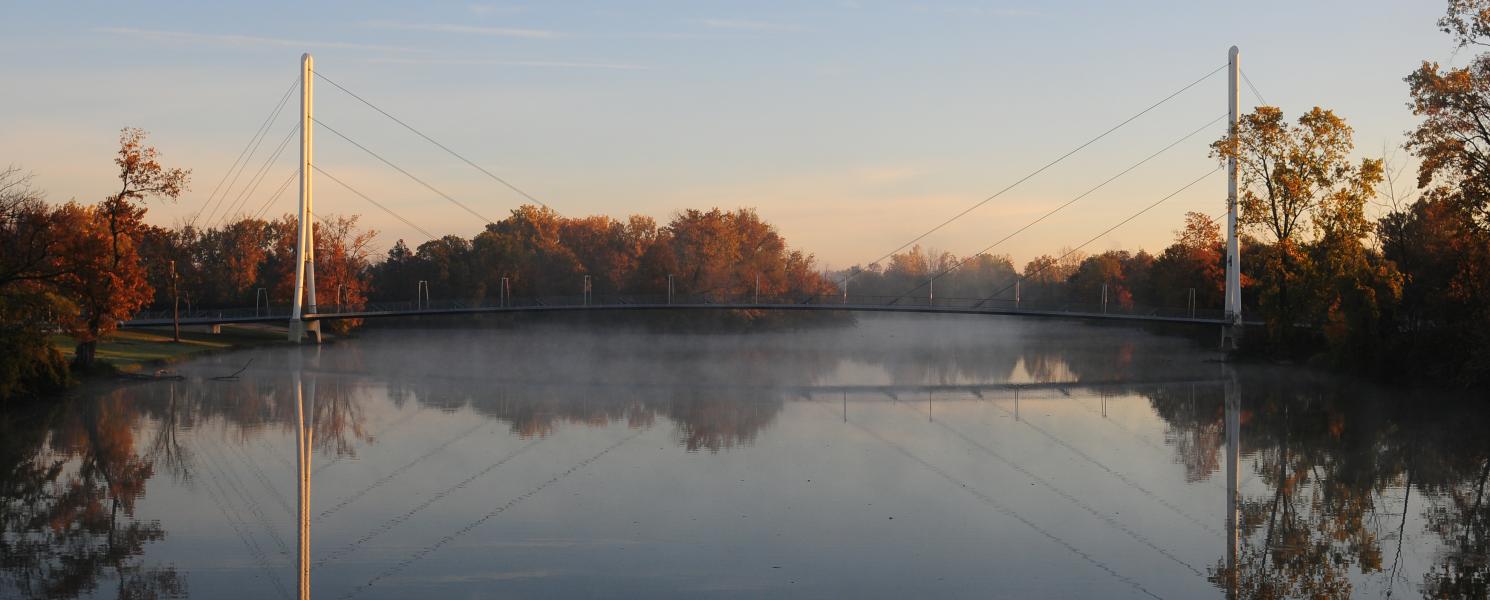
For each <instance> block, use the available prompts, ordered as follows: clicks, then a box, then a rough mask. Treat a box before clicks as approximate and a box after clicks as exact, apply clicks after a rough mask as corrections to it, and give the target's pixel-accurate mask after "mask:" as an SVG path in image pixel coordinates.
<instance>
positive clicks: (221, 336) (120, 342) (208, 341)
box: [52, 325, 285, 371]
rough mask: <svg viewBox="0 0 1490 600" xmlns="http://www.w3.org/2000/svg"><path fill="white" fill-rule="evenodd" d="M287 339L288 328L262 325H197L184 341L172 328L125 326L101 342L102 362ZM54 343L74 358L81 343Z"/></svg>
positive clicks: (119, 364)
mask: <svg viewBox="0 0 1490 600" xmlns="http://www.w3.org/2000/svg"><path fill="white" fill-rule="evenodd" d="M283 342H285V330H284V328H275V327H266V326H258V325H243V326H234V325H224V326H223V328H222V333H216V334H214V333H206V332H204V331H200V330H197V329H196V328H193V330H192V331H187V330H186V329H185V328H183V329H182V330H181V342H180V343H177V342H174V341H172V340H171V328H170V327H162V328H149V329H125V330H120V331H115V332H114V333H111V334H109V335H108V336H106V337H105V338H104V339H103V340H102V341H100V342H99V344H98V362H100V363H102V364H104V365H108V366H110V367H113V368H115V369H118V370H120V371H136V370H140V369H142V368H144V367H147V366H156V365H162V364H167V363H172V362H177V361H180V360H183V359H185V358H188V357H190V356H192V355H194V354H201V353H206V352H219V351H223V350H229V349H233V348H246V347H250V346H263V345H266V344H274V343H283ZM52 345H53V346H55V347H56V348H57V350H59V351H60V352H62V355H63V356H64V357H66V358H67V360H69V361H71V360H72V358H73V354H74V350H75V349H76V348H75V346H76V345H77V342H76V341H74V340H73V339H72V338H71V337H69V336H65V335H54V336H52Z"/></svg>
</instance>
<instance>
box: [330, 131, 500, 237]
mask: <svg viewBox="0 0 1490 600" xmlns="http://www.w3.org/2000/svg"><path fill="white" fill-rule="evenodd" d="M312 120H313V121H315V122H316V124H317V125H320V126H321V127H324V128H326V130H327V131H330V132H331V133H333V134H336V137H339V138H341V139H343V140H346V141H347V143H349V144H351V145H353V146H356V147H357V148H359V149H361V150H362V151H363V152H366V153H368V154H369V155H371V156H372V157H373V158H376V159H378V160H380V161H383V164H385V165H388V166H389V167H392V168H393V170H395V171H398V172H399V173H403V174H404V176H406V177H408V178H409V179H413V180H414V182H415V183H418V184H419V185H422V186H424V187H425V189H428V190H429V191H431V192H434V193H436V194H439V196H440V197H441V198H444V199H446V200H449V201H450V202H451V203H452V204H454V205H456V206H459V207H461V209H462V210H465V211H466V212H468V213H471V214H472V215H474V216H475V217H476V218H478V219H481V221H482V222H483V223H495V222H496V221H493V220H491V219H488V218H486V216H484V215H482V214H481V213H478V212H476V211H474V210H471V207H469V206H466V205H465V204H464V203H462V202H461V201H460V200H456V199H455V197H453V196H451V195H450V194H446V193H445V192H442V191H440V190H439V189H438V188H436V187H435V186H432V185H430V184H429V183H427V182H425V181H424V180H423V179H420V178H418V177H416V176H414V174H413V173H410V172H408V171H407V170H405V169H404V168H403V167H400V166H398V165H395V164H393V162H392V161H390V160H388V159H386V158H383V157H382V155H379V154H378V153H377V152H373V151H372V150H369V149H368V148H367V146H363V145H362V144H359V143H357V141H356V140H354V139H352V138H349V137H347V136H346V134H343V133H342V132H340V131H337V130H336V129H335V128H333V127H331V126H330V125H327V124H325V123H323V122H321V120H320V119H315V118H312Z"/></svg>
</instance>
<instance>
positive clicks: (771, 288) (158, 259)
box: [0, 129, 834, 398]
mask: <svg viewBox="0 0 1490 600" xmlns="http://www.w3.org/2000/svg"><path fill="white" fill-rule="evenodd" d="M145 136H146V134H145V133H144V132H143V131H140V130H138V129H125V130H124V132H123V134H122V135H121V138H120V149H119V153H118V156H117V157H116V159H115V164H116V166H117V167H118V169H119V171H118V177H119V181H120V185H121V187H120V191H119V192H117V193H115V194H112V195H110V196H109V197H108V198H106V199H104V200H103V201H101V202H99V203H97V204H93V205H85V204H81V203H78V202H75V201H71V202H67V203H63V204H60V205H49V204H48V203H47V202H46V201H45V199H44V197H43V195H42V193H41V192H40V191H38V190H35V189H33V188H32V187H31V186H30V185H29V177H28V176H27V175H25V174H24V173H22V172H21V171H19V170H18V169H15V168H8V169H5V170H3V171H0V244H3V246H0V348H3V349H4V350H5V351H4V352H0V398H10V397H15V396H28V395H40V394H47V393H52V392H55V391H57V390H59V389H61V388H62V387H64V386H65V385H66V384H67V383H68V382H69V380H70V370H71V369H76V370H88V369H91V368H93V367H94V366H95V363H96V348H97V345H98V343H99V341H100V340H101V339H103V338H104V337H105V336H107V335H108V334H109V333H110V332H112V331H114V330H115V329H117V327H118V324H119V322H121V321H125V320H128V319H131V318H133V317H135V316H136V315H138V314H139V313H140V312H141V311H143V310H157V311H160V310H166V311H179V314H181V315H183V316H189V315H191V314H192V313H201V312H204V311H211V310H212V309H224V308H231V309H243V308H245V307H249V306H254V307H257V308H259V309H260V310H264V311H266V312H267V311H270V310H272V311H274V314H284V312H285V311H286V309H287V308H288V306H289V305H290V303H291V298H292V296H293V292H294V288H293V278H294V272H295V260H296V257H295V252H294V251H295V239H296V236H297V227H298V223H297V219H296V218H295V217H294V216H292V215H286V216H283V217H279V218H274V219H269V220H265V219H260V218H256V217H248V216H243V217H238V218H236V219H229V220H227V221H226V222H225V223H222V224H220V225H218V226H212V227H198V226H196V225H195V224H193V223H191V222H187V223H186V224H182V225H179V226H177V227H170V228H168V227H160V226H155V225H150V224H147V223H145V221H144V217H145V215H146V213H147V212H148V209H147V205H146V203H147V201H149V200H164V201H172V200H175V199H176V198H177V197H178V196H180V194H181V193H182V192H183V191H184V190H185V189H186V186H187V185H188V182H189V178H190V172H189V171H187V170H183V169H173V168H167V167H164V166H162V165H161V163H160V161H159V156H158V152H157V151H156V150H155V149H154V148H153V147H150V146H148V145H146V144H145ZM357 221H358V219H357V217H356V216H336V215H329V216H317V220H316V222H315V223H313V224H312V226H313V229H314V239H315V263H316V264H315V267H316V296H317V302H318V305H319V306H320V307H321V308H322V309H328V308H330V309H332V310H357V309H361V308H364V307H366V306H367V303H368V302H369V301H372V300H381V301H412V300H414V299H415V294H416V289H418V288H417V286H419V285H422V284H421V282H423V284H427V285H428V288H427V289H428V293H429V297H430V299H432V300H439V301H446V302H457V303H464V304H492V303H495V302H496V301H497V300H498V299H499V294H501V293H502V292H501V291H500V290H501V289H502V287H501V286H502V282H503V281H504V280H505V281H506V284H507V293H510V294H511V295H512V296H513V297H518V298H534V297H544V296H579V295H581V294H583V293H584V289H583V286H584V277H585V276H588V277H589V280H590V293H591V294H592V295H594V296H596V297H600V296H602V295H621V294H625V295H636V296H643V297H651V298H654V299H655V298H661V297H663V296H664V295H665V294H667V293H669V289H670V288H671V291H672V292H673V293H674V294H677V295H678V296H679V297H681V298H686V299H687V300H688V301H701V302H709V301H725V300H730V299H733V300H739V299H743V298H745V297H746V296H747V295H748V294H755V293H759V294H761V296H762V297H783V296H786V297H793V298H801V297H808V296H815V295H824V294H829V293H831V292H832V290H833V289H834V288H833V286H832V284H831V282H829V281H828V280H827V279H826V278H825V277H824V276H823V275H822V274H821V273H820V272H818V271H817V270H816V268H815V267H814V265H813V257H812V256H811V255H808V254H804V253H803V252H801V251H799V250H792V249H790V248H788V247H787V243H786V240H785V239H783V238H782V236H781V235H780V233H778V232H777V231H776V229H775V228H774V227H772V226H771V225H769V224H767V223H766V222H764V221H762V220H761V219H760V217H759V215H757V214H756V213H755V211H753V210H749V209H741V210H735V211H722V210H719V209H713V210H709V211H700V210H686V211H683V212H680V213H678V214H677V215H676V216H675V217H674V218H673V219H672V220H671V221H670V222H668V223H667V224H666V225H663V226H658V225H657V224H656V223H655V222H654V221H653V220H652V219H651V218H649V217H643V216H632V217H630V218H628V219H627V220H626V221H624V222H622V221H616V220H613V219H611V218H609V217H585V218H565V217H561V216H559V215H558V214H556V213H555V212H553V211H551V210H549V209H547V208H537V207H533V206H523V207H520V208H518V209H516V210H514V211H512V214H511V215H510V216H509V217H507V218H505V219H503V220H501V221H498V222H496V223H490V224H488V225H487V226H486V227H485V228H484V230H483V231H481V232H479V233H477V234H476V235H475V236H474V237H472V238H470V239H466V238H462V237H459V236H454V235H449V236H445V237H443V238H439V239H436V240H430V241H428V242H425V243H423V244H420V245H419V246H418V247H416V248H413V249H410V248H409V247H408V246H407V245H406V244H405V243H404V242H403V241H402V240H400V241H398V242H397V243H396V244H395V245H394V246H393V248H392V249H391V250H390V251H389V252H388V254H387V256H386V257H385V258H384V259H383V260H381V261H379V262H377V263H374V262H372V258H373V257H372V256H371V250H370V248H369V244H370V243H371V241H372V240H373V238H374V236H375V235H376V232H374V231H370V230H364V229H361V228H360V227H359V226H358V222H357ZM332 307H334V308H332ZM358 325H360V323H359V322H357V321H354V320H338V321H334V322H331V323H328V324H327V326H328V327H330V328H332V330H333V331H335V332H341V333H344V332H346V331H347V330H349V329H351V328H354V327H357V326H358ZM60 334H65V335H67V336H69V337H70V338H71V339H72V340H73V341H75V342H76V350H75V353H74V359H73V361H72V364H71V365H69V364H67V363H66V362H65V361H64V359H63V357H62V355H61V353H60V352H59V351H58V350H57V349H56V348H55V347H54V342H53V337H54V336H56V335H60Z"/></svg>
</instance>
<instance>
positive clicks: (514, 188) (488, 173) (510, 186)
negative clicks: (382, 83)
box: [314, 71, 558, 212]
mask: <svg viewBox="0 0 1490 600" xmlns="http://www.w3.org/2000/svg"><path fill="white" fill-rule="evenodd" d="M314 73H315V75H316V77H320V78H321V79H323V80H325V81H326V83H329V84H331V85H333V86H336V89H339V90H341V91H343V92H346V94H347V95H348V96H351V97H353V98H356V99H357V101H358V102H361V103H363V104H366V105H367V107H368V108H371V109H373V110H375V111H378V113H380V114H382V115H383V116H385V117H388V118H389V119H392V120H393V122H394V123H398V124H399V125H402V126H403V127H404V129H407V130H409V131H412V132H414V135H417V136H419V137H422V138H424V140H425V141H427V142H429V143H431V144H434V145H435V146H437V147H439V149H441V150H444V151H445V152H447V153H449V154H450V155H451V156H454V157H456V158H458V159H460V160H461V162H464V163H466V164H468V165H470V166H471V167H472V168H474V169H476V170H477V171H481V172H482V173H484V174H485V175H486V176H487V177H490V178H492V180H494V181H496V182H497V183H500V184H502V185H504V186H507V189H509V190H512V191H514V192H517V193H518V194H519V195H521V196H522V197H524V198H527V199H528V200H531V201H533V202H537V203H538V205H539V206H542V207H544V208H547V209H549V210H553V207H551V206H549V205H548V204H546V203H544V202H543V201H542V200H539V199H537V198H534V197H533V195H532V194H529V193H527V192H525V191H523V190H522V189H521V188H518V187H517V186H515V185H513V184H512V183H511V182H509V181H507V180H506V179H503V178H501V177H499V176H497V174H495V173H492V172H491V171H488V170H486V169H485V168H483V167H482V166H481V165H478V164H476V163H475V162H473V161H472V160H471V159H469V158H466V157H464V156H461V154H460V153H458V152H456V151H454V150H451V149H450V148H448V147H446V146H445V145H444V144H441V143H440V142H437V141H435V139H434V138H432V137H429V136H428V135H425V134H424V132H422V131H419V130H418V129H415V128H414V126H412V125H409V124H408V123H405V122H403V120H402V119H399V118H398V117H395V116H393V115H391V114H389V113H388V111H386V110H383V109H381V108H378V105H376V104H373V103H372V102H368V101H367V99H366V98H363V97H362V96H359V95H357V94H356V93H354V92H353V91H352V90H349V89H347V88H346V87H345V86H343V85H342V84H340V83H337V82H335V81H332V80H331V78H329V77H327V76H325V75H322V74H321V72H320V71H314ZM555 212H558V211H555Z"/></svg>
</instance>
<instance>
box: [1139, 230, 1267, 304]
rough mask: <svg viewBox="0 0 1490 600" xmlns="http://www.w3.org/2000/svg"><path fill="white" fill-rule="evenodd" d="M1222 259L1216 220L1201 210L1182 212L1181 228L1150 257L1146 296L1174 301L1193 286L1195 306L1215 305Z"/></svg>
mask: <svg viewBox="0 0 1490 600" xmlns="http://www.w3.org/2000/svg"><path fill="white" fill-rule="evenodd" d="M1225 261H1226V259H1225V245H1224V242H1223V241H1222V239H1221V225H1220V223H1217V222H1215V221H1214V220H1212V219H1211V218H1210V217H1209V216H1206V215H1205V214H1203V213H1198V212H1190V213H1186V214H1185V227H1184V229H1181V230H1179V231H1177V232H1175V241H1174V243H1173V244H1170V245H1169V247H1167V248H1165V249H1164V251H1163V252H1161V253H1160V254H1159V256H1158V258H1156V259H1155V260H1154V266H1153V274H1152V278H1151V280H1150V292H1149V297H1150V298H1154V299H1155V301H1154V303H1155V304H1160V305H1163V304H1170V303H1174V304H1176V305H1178V301H1179V300H1180V299H1181V298H1184V299H1185V300H1188V299H1189V290H1191V289H1193V290H1195V305H1196V306H1197V307H1219V306H1221V305H1222V304H1223V303H1224V301H1225V300H1224V298H1223V296H1224V294H1225V289H1226V262H1225ZM1245 283H1246V282H1244V285H1243V287H1246V285H1245ZM1180 294H1184V295H1183V296H1181V295H1180Z"/></svg>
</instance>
